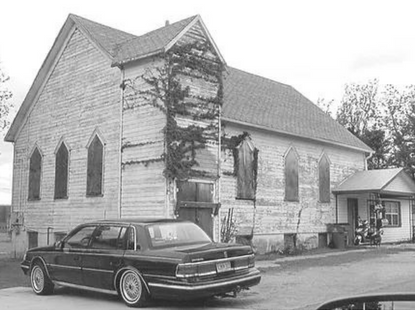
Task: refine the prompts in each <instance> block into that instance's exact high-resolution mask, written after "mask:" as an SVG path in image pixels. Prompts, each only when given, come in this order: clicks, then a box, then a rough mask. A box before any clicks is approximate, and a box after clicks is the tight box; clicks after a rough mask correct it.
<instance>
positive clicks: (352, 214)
mask: <svg viewBox="0 0 415 310" xmlns="http://www.w3.org/2000/svg"><path fill="white" fill-rule="evenodd" d="M347 219H348V221H347V222H348V224H349V226H350V231H349V244H351V242H353V238H354V231H355V230H356V227H357V226H358V225H359V223H358V201H357V199H356V198H347Z"/></svg>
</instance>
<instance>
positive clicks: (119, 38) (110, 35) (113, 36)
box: [68, 14, 137, 57]
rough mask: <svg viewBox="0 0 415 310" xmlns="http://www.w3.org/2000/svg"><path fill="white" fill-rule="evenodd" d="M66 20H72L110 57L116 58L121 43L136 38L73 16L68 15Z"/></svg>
mask: <svg viewBox="0 0 415 310" xmlns="http://www.w3.org/2000/svg"><path fill="white" fill-rule="evenodd" d="M68 19H72V20H73V21H74V22H75V24H76V25H77V26H78V27H79V28H80V29H81V30H83V32H84V33H85V34H86V35H87V36H88V37H89V38H90V39H91V40H92V41H94V42H95V43H96V44H97V45H98V46H99V47H100V48H102V49H103V50H104V51H105V52H106V53H107V54H108V55H110V56H111V57H115V56H116V54H117V51H118V49H119V47H120V46H121V45H122V43H125V42H126V41H130V40H132V39H134V38H137V36H135V35H133V34H130V33H127V32H124V31H121V30H118V29H114V28H111V27H108V26H105V25H102V24H98V23H96V22H93V21H91V20H89V19H86V18H83V17H80V16H77V15H74V14H69V17H68Z"/></svg>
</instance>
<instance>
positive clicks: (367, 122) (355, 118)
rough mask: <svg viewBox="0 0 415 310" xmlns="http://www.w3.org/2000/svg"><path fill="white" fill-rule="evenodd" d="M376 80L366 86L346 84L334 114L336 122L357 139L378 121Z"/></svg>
mask: <svg viewBox="0 0 415 310" xmlns="http://www.w3.org/2000/svg"><path fill="white" fill-rule="evenodd" d="M377 93H378V80H376V79H375V80H371V81H369V82H368V83H367V84H356V83H351V84H346V86H345V89H344V95H343V98H342V100H341V102H340V107H339V109H338V111H337V114H336V119H337V121H338V122H339V123H340V124H341V125H343V126H344V127H346V128H347V129H348V130H349V131H350V132H351V133H353V134H354V135H356V136H357V137H359V138H360V137H361V136H362V134H363V133H364V132H365V130H368V129H369V128H370V127H371V126H373V125H374V124H375V123H376V122H377V121H378V116H379V110H378V104H377V103H378V102H377V100H378V99H377Z"/></svg>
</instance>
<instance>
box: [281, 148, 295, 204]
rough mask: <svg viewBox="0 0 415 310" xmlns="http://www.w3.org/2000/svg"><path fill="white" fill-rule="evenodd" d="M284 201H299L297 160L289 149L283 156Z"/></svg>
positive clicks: (293, 151)
mask: <svg viewBox="0 0 415 310" xmlns="http://www.w3.org/2000/svg"><path fill="white" fill-rule="evenodd" d="M284 172H285V200H286V201H299V198H298V192H299V190H298V187H299V186H298V158H297V153H296V151H295V150H294V149H293V148H291V149H290V150H289V151H288V153H287V155H286V156H285V171H284Z"/></svg>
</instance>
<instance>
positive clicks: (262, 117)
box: [223, 67, 372, 152]
mask: <svg viewBox="0 0 415 310" xmlns="http://www.w3.org/2000/svg"><path fill="white" fill-rule="evenodd" d="M228 73H229V74H228V75H227V76H226V75H225V78H224V103H223V117H224V120H228V121H234V122H240V123H242V124H244V123H245V124H249V125H254V126H258V127H261V128H264V129H270V130H273V131H276V132H279V133H282V134H284V133H285V134H289V135H294V136H298V137H304V138H310V139H313V140H319V141H324V142H328V143H334V144H337V145H343V146H346V147H351V148H354V149H359V150H362V151H365V152H372V150H371V149H370V148H369V147H368V146H367V145H366V144H364V143H363V142H362V141H361V140H359V139H358V138H356V137H355V136H354V135H353V134H351V133H350V132H349V131H348V130H347V129H345V128H344V127H343V126H341V125H340V124H339V123H338V122H336V121H335V120H334V119H332V118H331V117H330V116H328V115H326V114H325V113H324V112H323V111H322V110H321V109H320V108H319V107H317V106H316V105H315V104H314V103H312V102H311V101H310V100H308V99H307V98H306V97H304V96H303V95H302V94H300V93H299V92H298V91H297V90H295V89H294V88H293V87H291V86H289V85H286V84H282V83H278V82H275V81H272V80H269V79H266V78H263V77H260V76H257V75H254V74H251V73H247V72H244V71H241V70H238V69H235V68H231V67H228Z"/></svg>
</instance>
